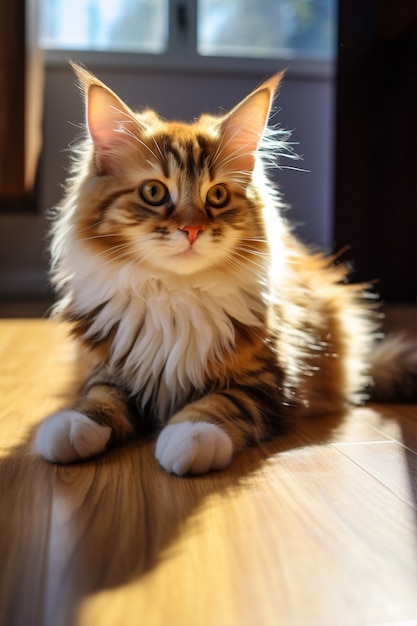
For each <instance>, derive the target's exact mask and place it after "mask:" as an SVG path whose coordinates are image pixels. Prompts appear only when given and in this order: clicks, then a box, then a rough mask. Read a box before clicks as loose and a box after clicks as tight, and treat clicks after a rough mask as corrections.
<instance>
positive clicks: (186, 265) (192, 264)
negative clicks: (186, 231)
mask: <svg viewBox="0 0 417 626" xmlns="http://www.w3.org/2000/svg"><path fill="white" fill-rule="evenodd" d="M162 263H163V266H164V268H163V269H165V271H167V272H172V273H174V274H178V275H181V276H190V275H191V274H198V273H200V272H204V271H205V270H208V269H210V268H211V267H212V266H213V262H212V261H211V259H208V258H207V257H206V256H204V255H202V254H199V253H198V252H195V251H194V250H192V249H189V250H186V251H185V252H181V253H180V254H175V255H173V256H171V257H168V258H166V259H164V261H163V262H162Z"/></svg>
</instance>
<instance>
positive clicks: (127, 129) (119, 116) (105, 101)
mask: <svg viewBox="0 0 417 626" xmlns="http://www.w3.org/2000/svg"><path fill="white" fill-rule="evenodd" d="M71 66H72V68H73V69H74V71H75V73H76V75H77V77H78V80H79V83H80V86H81V89H82V91H83V93H84V97H85V101H86V115H87V126H88V130H89V132H90V135H91V138H92V140H93V143H94V149H95V163H96V166H97V169H98V170H99V172H100V173H111V172H112V171H114V170H115V169H116V168H117V167H118V164H119V163H120V162H121V161H122V159H123V153H124V152H125V150H126V147H127V145H129V144H130V145H131V144H132V142H135V141H137V140H138V123H137V121H136V120H135V117H134V115H133V113H132V111H131V110H130V109H129V107H128V106H126V105H125V104H124V102H122V100H121V99H120V98H119V97H118V96H117V95H116V94H115V93H113V91H111V89H109V88H108V87H106V85H104V83H102V82H101V81H100V80H98V79H97V78H96V77H95V76H94V75H93V74H91V73H90V72H88V71H87V70H86V69H84V68H83V67H82V66H80V65H78V64H75V63H71Z"/></svg>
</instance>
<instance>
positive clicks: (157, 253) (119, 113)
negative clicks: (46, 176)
mask: <svg viewBox="0 0 417 626" xmlns="http://www.w3.org/2000/svg"><path fill="white" fill-rule="evenodd" d="M74 69H75V71H76V73H77V75H78V78H79V80H80V84H81V87H82V90H83V93H84V96H85V102H86V117H87V127H88V132H89V140H88V142H87V146H88V147H87V162H86V161H85V160H84V162H83V163H84V164H83V166H82V168H78V175H77V177H76V178H75V179H74V180H73V183H72V187H71V193H72V194H73V195H76V202H75V205H76V208H75V210H74V213H73V216H72V218H71V219H72V220H73V224H72V230H73V232H74V233H76V237H77V238H78V240H79V241H83V242H84V243H85V245H86V246H87V247H89V249H90V250H91V251H92V252H97V253H98V254H101V255H103V259H106V262H110V261H113V262H115V263H125V262H128V261H129V262H132V261H133V262H134V263H137V264H138V265H141V266H142V267H145V268H149V269H154V270H156V271H157V272H161V271H162V272H174V273H176V274H182V275H190V274H194V273H196V272H201V271H204V270H207V269H210V268H213V267H216V268H220V269H222V268H226V267H244V266H245V265H247V264H256V263H257V262H258V257H259V256H260V255H261V254H262V253H264V252H265V251H266V250H267V246H266V241H265V232H264V229H265V225H264V223H263V222H264V220H263V218H262V215H261V213H262V211H263V210H264V204H265V201H266V198H263V197H262V192H261V191H260V189H259V188H258V186H257V184H256V176H255V175H254V172H255V171H256V169H257V168H259V166H260V160H259V157H258V156H257V153H258V148H259V144H260V141H261V139H262V137H263V135H264V133H265V128H266V125H267V122H268V117H269V113H270V109H271V104H272V101H273V98H274V95H275V92H276V89H277V87H278V85H279V83H280V81H281V78H282V73H280V74H277V75H275V76H274V77H272V78H271V79H269V80H268V81H266V82H265V83H263V84H262V85H261V86H260V87H258V88H257V89H256V90H255V91H253V92H252V93H251V94H250V95H249V96H247V97H246V98H245V99H244V100H243V101H242V102H240V104H238V105H237V106H236V107H235V108H233V109H232V110H231V111H230V112H229V113H227V114H225V115H222V116H218V117H214V116H209V115H203V116H201V117H200V118H199V119H198V120H197V121H196V122H194V123H192V124H186V123H182V122H168V121H164V120H162V119H161V118H159V117H158V116H157V114H156V113H154V112H153V111H149V110H148V111H143V112H140V113H135V112H133V111H132V110H131V109H130V108H129V107H128V106H127V105H126V104H125V103H124V102H122V100H121V99H120V98H119V97H118V96H117V95H116V94H115V93H113V92H112V91H111V90H110V89H109V88H108V87H106V86H105V85H104V84H103V83H102V82H101V81H99V80H98V79H97V78H95V77H94V76H93V75H92V74H90V73H89V72H87V71H86V70H84V69H83V68H81V67H80V66H74ZM73 204H74V202H73Z"/></svg>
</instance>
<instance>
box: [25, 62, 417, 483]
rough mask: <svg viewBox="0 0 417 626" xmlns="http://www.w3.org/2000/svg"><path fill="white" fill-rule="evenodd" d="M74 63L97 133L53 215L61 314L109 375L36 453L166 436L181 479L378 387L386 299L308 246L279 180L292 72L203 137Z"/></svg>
mask: <svg viewBox="0 0 417 626" xmlns="http://www.w3.org/2000/svg"><path fill="white" fill-rule="evenodd" d="M72 66H73V69H74V71H75V72H76V75H77V77H78V81H79V84H80V87H81V90H82V93H83V94H84V98H85V104H86V118H87V121H86V130H87V133H86V138H85V139H84V140H83V142H82V143H81V144H80V145H79V146H78V148H77V149H76V151H75V154H74V163H73V167H72V173H71V176H70V177H69V179H68V181H67V184H66V191H65V195H64V198H63V200H62V202H61V204H60V205H59V206H58V208H57V210H56V215H55V217H54V224H53V228H52V243H51V259H52V268H51V276H52V280H53V283H54V285H55V287H56V289H57V291H58V293H59V294H60V298H59V300H58V302H57V305H56V307H55V311H54V313H55V315H57V316H58V317H59V318H60V319H63V320H66V321H67V322H70V323H71V328H72V334H73V336H74V337H75V338H76V339H77V341H78V342H79V344H80V346H81V347H82V348H83V349H85V350H86V351H87V353H88V354H89V357H90V358H91V359H92V362H93V363H92V368H91V373H90V374H89V376H88V378H87V380H86V382H85V385H84V388H83V390H82V392H81V395H80V397H79V398H78V399H77V400H76V402H75V404H74V405H73V406H72V407H71V408H69V409H65V410H62V411H59V412H58V413H56V414H54V415H52V416H50V417H48V418H47V419H46V420H45V421H44V422H43V423H41V425H40V427H39V429H38V432H37V435H36V448H37V451H38V452H39V453H40V454H41V455H43V456H44V457H45V458H46V459H47V460H49V461H51V462H56V463H71V462H74V461H78V460H80V459H85V458H89V457H92V456H95V455H97V454H100V453H102V452H104V451H105V450H106V449H107V448H108V447H109V446H111V445H114V444H118V443H122V442H125V441H128V440H130V439H132V438H134V437H138V436H140V435H141V433H150V432H153V433H155V436H156V446H155V455H156V459H157V460H158V462H159V463H160V465H161V466H162V467H163V468H165V470H166V471H167V472H170V473H174V474H177V475H180V476H182V475H185V474H202V473H206V472H209V471H212V470H221V469H224V468H226V467H227V466H228V464H229V463H230V461H231V459H232V456H233V455H234V454H235V453H236V452H238V451H240V450H243V449H245V448H248V447H250V446H254V445H256V444H257V443H259V442H261V441H262V440H266V439H268V438H271V437H274V436H276V435H279V434H280V433H282V432H284V431H285V430H286V429H287V428H288V427H289V426H290V425H291V424H292V423H294V421H295V420H296V419H297V418H299V417H300V416H310V415H311V416H313V415H322V414H324V413H329V412H331V413H336V412H343V411H345V410H346V409H347V408H348V407H349V406H350V405H352V404H357V403H361V402H363V401H364V400H365V399H366V397H367V394H369V390H370V389H372V374H373V373H375V374H376V376H375V378H376V379H378V359H376V360H375V359H374V363H373V365H372V367H373V370H374V372H372V371H371V362H372V357H371V355H372V354H373V349H374V346H375V344H376V342H377V340H378V324H379V321H378V320H379V317H378V313H377V309H376V306H375V302H374V300H373V299H372V298H370V297H369V295H368V294H367V287H366V286H364V285H355V284H349V283H348V281H347V278H348V273H349V272H348V269H347V267H345V265H344V264H343V263H341V262H338V259H337V258H336V257H328V256H326V255H325V254H322V253H317V252H314V253H313V252H311V251H310V250H309V249H308V248H307V247H306V246H304V245H303V244H302V243H301V242H300V241H299V240H298V239H297V238H296V237H295V235H294V234H293V232H292V230H291V228H290V226H289V224H288V222H287V220H286V219H284V217H283V216H282V215H281V210H280V209H281V205H282V201H281V197H280V195H279V193H278V192H277V191H276V190H275V188H274V186H273V185H272V184H271V183H270V181H269V180H268V177H267V175H266V170H267V168H268V167H269V165H270V160H271V158H274V153H275V154H276V153H279V152H280V151H282V150H283V149H284V148H285V145H284V144H283V143H282V136H281V134H280V132H279V131H274V130H273V129H271V128H268V119H269V115H270V111H271V106H272V104H273V100H274V97H275V94H276V92H277V90H278V87H279V85H280V83H281V81H282V78H283V73H282V72H281V73H279V74H277V75H275V76H273V77H272V78H270V79H268V80H267V81H266V82H264V83H263V84H261V85H260V86H259V87H258V88H257V89H255V90H254V91H253V92H252V93H250V94H249V95H248V96H247V97H246V98H245V99H243V100H242V101H241V102H240V103H239V104H238V105H237V106H235V107H234V108H233V109H232V110H231V111H230V112H228V113H225V114H222V115H219V116H211V115H202V116H201V117H200V118H199V119H198V120H197V121H195V122H194V123H191V124H186V123H183V122H177V121H165V120H163V119H161V118H160V117H158V115H157V114H156V113H155V112H154V111H152V110H144V111H142V112H139V113H136V112H133V111H132V110H131V109H130V108H129V107H128V106H127V105H126V104H125V103H124V102H123V101H122V100H121V99H120V98H119V97H118V96H117V95H116V94H115V93H114V92H113V91H112V90H111V89H109V88H108V87H107V86H106V85H104V84H103V83H102V82H101V81H100V80H99V79H98V78H96V77H95V76H94V75H93V74H91V73H90V72H89V71H88V70H86V69H85V68H84V67H82V66H80V65H77V64H72ZM394 344H395V345H394V347H392V346H391V348H390V349H391V350H393V353H394V352H395V351H397V352H398V350H399V352H400V355H399V358H398V359H397V361H398V362H399V361H401V359H403V357H404V354H406V355H408V356H407V358H406V359H405V360H404V359H403V365H402V366H400V367H399V368H397V369H399V370H400V371H397V370H395V368H393V369H394V370H395V371H393V372H391V373H392V376H390V377H389V380H385V379H386V377H385V378H384V376H382V379H383V384H382V385H381V389H379V390H378V389H375V392H379V393H380V394H382V395H383V394H384V393H385V394H386V396H387V397H389V395H390V389H391V387H392V386H394V388H395V387H396V386H397V385H398V382H399V380H400V378H401V376H405V375H406V376H409V375H410V371H411V369H412V368H413V367H414V370H415V357H412V356H411V352H410V350H409V348H408V347H407V346H404V349H403V348H402V347H401V346H400V347H399V344H398V342H394ZM379 350H380V352H381V348H379ZM374 354H375V353H374ZM381 354H382V357H381V359H380V361H381V362H382V363H384V362H385V363H386V362H387V353H386V352H384V350H383V349H382V352H381ZM384 359H385V361H384ZM407 359H408V360H407ZM388 362H389V359H388ZM410 364H411V365H410ZM404 372H405V373H404ZM379 378H381V376H379Z"/></svg>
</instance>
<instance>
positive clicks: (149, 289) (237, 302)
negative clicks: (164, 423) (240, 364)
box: [57, 242, 265, 420]
mask: <svg viewBox="0 0 417 626" xmlns="http://www.w3.org/2000/svg"><path fill="white" fill-rule="evenodd" d="M71 250H72V253H71V255H70V256H69V257H68V258H67V259H65V264H64V263H62V264H61V268H60V269H61V271H60V272H59V275H61V276H63V274H64V272H65V275H66V276H69V277H70V279H69V282H70V283H71V285H72V290H71V291H72V294H71V296H72V310H73V311H75V313H77V314H80V315H84V314H87V313H88V312H89V311H92V310H94V309H95V308H96V307H98V306H100V305H103V304H104V303H106V304H105V305H104V306H103V308H102V310H101V311H100V312H99V314H98V315H97V318H96V320H95V321H94V323H93V324H92V326H91V327H90V329H89V330H88V331H87V332H86V338H87V339H92V338H93V337H97V338H104V337H105V336H106V335H107V333H108V332H109V330H110V328H111V327H112V326H114V325H115V324H118V328H117V332H116V335H115V337H114V339H113V343H112V346H111V351H110V366H111V367H114V366H115V367H116V368H117V371H118V375H119V376H120V377H121V379H122V380H123V383H124V384H125V385H127V387H128V388H129V389H130V390H131V391H132V393H139V392H141V395H142V402H143V404H146V402H147V401H149V400H150V399H151V398H152V399H153V400H154V401H156V402H157V404H158V415H159V417H160V418H161V419H163V420H165V419H166V418H167V417H168V416H169V415H170V414H172V412H173V411H174V410H175V409H176V407H178V406H179V405H180V404H181V403H183V402H184V400H185V399H186V397H187V395H188V394H189V392H190V390H191V389H192V387H194V388H196V389H203V388H204V381H205V377H206V368H207V363H208V362H210V361H211V362H215V361H219V360H220V359H221V355H222V354H223V353H224V350H225V349H226V350H227V349H231V348H233V346H234V340H235V336H234V327H233V324H232V322H231V319H230V318H231V317H233V318H235V319H237V320H238V321H240V322H241V323H242V324H245V325H248V326H259V325H261V324H262V321H261V319H262V314H263V311H264V309H265V302H264V301H262V300H261V299H260V298H259V299H258V300H255V299H254V298H253V297H252V296H251V295H250V293H251V292H252V293H255V294H256V293H258V292H259V280H260V278H259V272H258V270H257V271H256V272H255V271H254V272H253V273H252V274H251V272H250V271H248V270H247V268H246V270H245V275H244V277H239V276H238V272H237V271H236V272H233V271H231V272H229V273H225V272H221V271H220V270H216V269H210V270H209V271H207V272H204V273H203V272H200V273H196V274H195V275H192V276H178V275H176V274H169V273H167V272H165V273H162V272H159V271H156V270H154V271H151V270H149V269H141V268H140V267H139V268H138V266H137V265H136V264H135V263H132V262H128V263H126V264H124V265H121V264H118V263H113V264H107V265H105V266H104V267H103V265H102V260H101V259H100V257H99V256H96V257H94V256H93V255H91V254H88V253H86V251H85V249H84V247H83V246H82V245H81V246H80V245H78V244H76V243H75V242H74V243H73V244H72V247H71ZM65 265H67V267H65ZM59 275H58V276H57V278H58V279H59ZM66 280H68V279H66ZM254 282H256V283H257V285H254ZM239 283H240V284H243V285H244V288H242V287H241V286H240V284H239ZM123 360H125V362H124V365H123V366H122V368H120V367H119V365H118V363H120V362H121V361H123ZM156 380H158V388H157V390H155V381H156Z"/></svg>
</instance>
